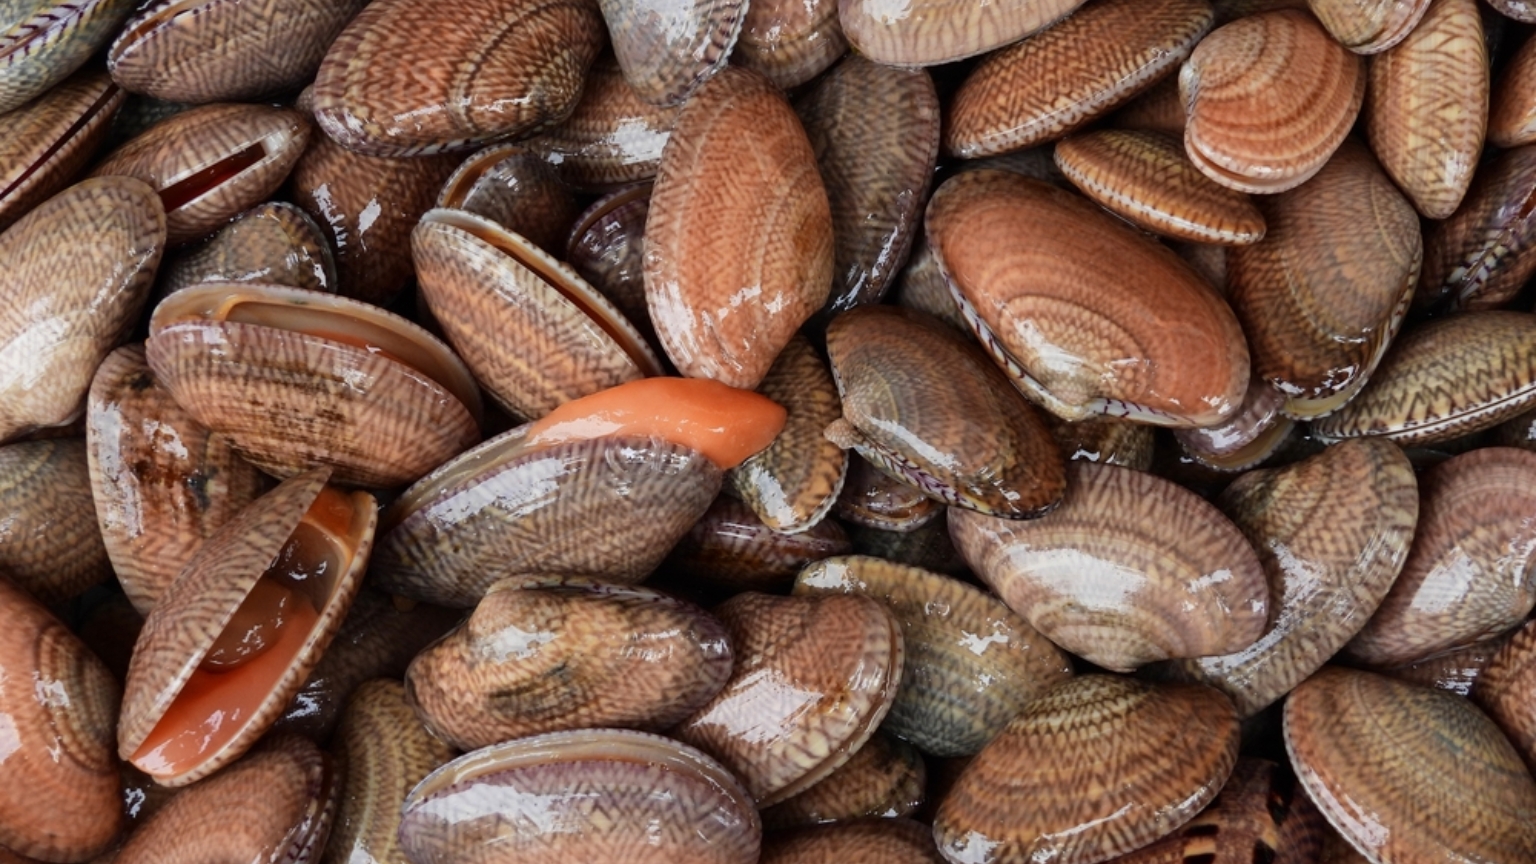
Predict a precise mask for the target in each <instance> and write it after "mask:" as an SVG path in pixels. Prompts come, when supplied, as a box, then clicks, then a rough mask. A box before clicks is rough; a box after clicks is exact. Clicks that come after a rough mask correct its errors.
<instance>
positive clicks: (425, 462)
mask: <svg viewBox="0 0 1536 864" xmlns="http://www.w3.org/2000/svg"><path fill="white" fill-rule="evenodd" d="M149 329H150V337H149V341H148V342H146V343H145V353H146V355H147V357H148V359H149V365H150V367H151V368H153V369H154V370H155V375H156V376H157V377H158V379H159V380H160V382H161V383H162V384H163V385H164V386H165V388H166V389H167V390H169V391H170V392H171V395H172V396H173V397H175V399H176V401H177V403H178V404H180V405H181V407H182V408H184V409H186V411H187V413H189V414H191V415H192V417H193V418H194V419H196V420H197V421H198V422H199V423H202V424H203V425H204V426H206V427H208V428H209V429H211V430H213V431H215V432H221V433H224V434H226V435H228V436H229V438H230V440H231V441H232V442H233V443H234V445H235V448H236V449H237V450H238V451H239V452H240V454H241V455H242V456H244V457H245V458H246V459H248V460H249V461H250V462H252V463H253V464H255V465H256V466H257V467H259V468H261V469H263V470H265V471H268V472H269V473H272V474H274V475H277V476H280V477H287V476H291V475H293V474H296V473H298V472H299V471H303V470H305V469H306V468H309V467H312V466H314V465H329V466H332V467H334V468H335V470H336V479H337V482H341V483H350V484H355V485H362V486H374V487H390V486H401V485H404V484H406V483H409V482H412V481H414V480H416V479H417V478H419V477H421V476H422V475H423V474H425V473H426V472H427V471H429V470H431V469H432V468H433V467H434V466H436V465H438V464H440V463H442V462H443V461H444V460H445V459H448V458H449V457H451V456H453V455H454V454H456V453H459V452H460V451H462V450H463V449H465V448H466V447H468V446H469V445H471V444H473V443H474V442H475V440H476V439H477V438H478V437H479V434H478V433H479V430H478V428H477V425H476V424H477V420H478V417H479V413H480V402H479V390H478V389H477V388H476V387H475V383H474V380H473V379H472V378H471V377H470V375H469V371H468V370H467V369H465V368H464V365H463V364H462V363H461V362H460V361H459V359H458V357H456V356H454V354H453V352H451V351H450V350H449V349H448V346H446V345H444V344H442V343H441V342H439V341H437V340H436V339H434V338H433V337H432V336H431V335H430V334H428V333H427V332H426V331H425V330H422V329H421V328H419V327H417V326H416V325H414V324H411V323H410V322H408V321H406V320H405V319H403V318H399V317H398V316H395V315H391V314H390V313H388V312H385V311H384V310H382V309H378V308H376V307H373V306H370V305H368V304H366V303H362V302H359V301H356V300H349V299H347V298H345V297H337V296H335V295H331V294H321V293H317V292H314V291H305V290H302V289H299V288H287V287H283V286H279V285H260V284H248V283H222V282H211V283H205V284H203V285H198V286H195V287H192V288H187V289H185V290H183V291H179V292H177V293H175V294H173V295H171V296H170V297H169V298H167V299H166V300H165V301H164V302H162V303H161V304H160V305H159V306H158V307H156V309H155V313H154V316H153V317H152V318H151V319H150V328H149ZM322 400H323V401H322Z"/></svg>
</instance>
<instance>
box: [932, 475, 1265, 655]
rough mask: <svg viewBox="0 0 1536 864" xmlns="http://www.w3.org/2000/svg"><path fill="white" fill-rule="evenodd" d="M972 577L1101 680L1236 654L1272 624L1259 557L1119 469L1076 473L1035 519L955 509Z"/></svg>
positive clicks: (1209, 519)
mask: <svg viewBox="0 0 1536 864" xmlns="http://www.w3.org/2000/svg"><path fill="white" fill-rule="evenodd" d="M949 525H950V535H951V537H953V539H954V541H955V548H957V549H958V550H959V551H960V554H961V555H962V556H963V557H964V558H965V560H966V562H967V563H968V564H969V565H970V566H971V569H973V570H974V571H976V574H977V575H978V576H979V577H980V578H981V580H982V581H983V582H985V583H986V584H987V585H988V586H990V587H991V588H992V589H993V590H994V591H996V592H997V594H998V596H999V597H1001V598H1002V600H1003V602H1004V603H1007V604H1008V607H1009V608H1010V609H1012V610H1014V611H1015V612H1017V613H1019V614H1020V615H1022V616H1024V618H1025V619H1027V620H1028V621H1029V622H1030V624H1032V625H1033V626H1034V627H1035V629H1037V630H1039V631H1040V632H1041V633H1042V634H1044V635H1045V636H1046V637H1047V638H1049V639H1050V640H1051V641H1052V642H1055V643H1056V644H1057V645H1060V646H1061V647H1062V648H1064V649H1066V650H1067V651H1070V652H1072V653H1073V654H1076V655H1078V656H1080V657H1083V658H1084V659H1087V660H1089V661H1091V662H1093V663H1095V664H1097V665H1099V666H1102V667H1104V668H1106V669H1110V670H1115V671H1122V672H1124V671H1130V670H1132V669H1135V668H1136V667H1138V666H1141V665H1143V664H1145V663H1150V662H1152V661H1154V660H1165V659H1169V658H1173V657H1203V656H1206V655H1211V654H1229V653H1231V652H1233V651H1237V650H1239V649H1242V648H1247V647H1248V646H1250V645H1252V644H1253V643H1254V641H1255V640H1257V639H1258V638H1259V636H1261V635H1262V634H1263V632H1264V628H1265V624H1266V622H1267V620H1268V612H1269V604H1268V599H1267V598H1268V588H1267V586H1266V585H1265V582H1264V572H1263V570H1262V569H1261V567H1260V565H1259V560H1258V558H1257V557H1256V556H1255V554H1254V551H1253V547H1252V546H1250V545H1249V543H1248V541H1247V539H1245V538H1244V537H1243V535H1242V534H1241V533H1240V532H1239V531H1238V530H1237V528H1236V526H1234V525H1233V524H1232V523H1231V521H1230V520H1228V519H1227V517H1225V516H1223V515H1222V514H1221V512H1220V511H1218V510H1217V509H1216V508H1215V507H1213V506H1211V505H1210V504H1208V503H1206V502H1205V501H1204V500H1202V499H1201V498H1199V497H1198V496H1196V495H1195V494H1194V493H1193V492H1190V491H1188V490H1186V489H1184V488H1183V487H1180V486H1177V485H1175V484H1173V483H1171V482H1169V481H1167V480H1163V479H1161V478H1159V477H1156V476H1154V475H1151V474H1145V473H1142V472H1140V471H1135V470H1132V469H1129V468H1118V467H1115V466H1112V465H1098V464H1095V463H1091V462H1072V463H1069V464H1068V466H1067V496H1066V498H1065V499H1064V500H1063V501H1062V503H1061V506H1060V507H1058V508H1056V510H1054V511H1052V512H1051V513H1049V514H1047V515H1046V516H1044V517H1041V518H1039V519H1034V520H1029V521H1012V520H1004V519H997V518H993V517H990V516H982V515H979V514H976V513H972V512H970V511H966V510H961V509H958V508H956V509H952V510H950V513H949Z"/></svg>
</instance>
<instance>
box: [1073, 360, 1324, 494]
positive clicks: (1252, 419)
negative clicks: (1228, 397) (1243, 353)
mask: <svg viewBox="0 0 1536 864" xmlns="http://www.w3.org/2000/svg"><path fill="white" fill-rule="evenodd" d="M1285 401H1286V400H1285V396H1283V395H1281V393H1280V391H1279V390H1276V389H1275V388H1274V387H1271V386H1270V385H1269V382H1267V381H1260V380H1257V379H1255V380H1253V381H1251V382H1249V384H1248V392H1247V393H1245V394H1243V407H1242V409H1240V410H1239V411H1238V412H1237V413H1236V414H1234V415H1232V418H1231V419H1230V420H1227V421H1226V422H1225V423H1222V424H1220V425H1219V426H1200V427H1197V428H1194V429H1175V430H1173V437H1174V439H1175V440H1177V441H1178V442H1179V447H1180V448H1182V449H1183V451H1184V455H1185V456H1187V457H1189V458H1190V459H1192V460H1194V461H1195V462H1197V463H1199V464H1200V465H1202V466H1204V467H1206V468H1210V469H1211V470H1213V471H1221V472H1236V471H1246V470H1247V469H1249V468H1252V467H1253V466H1255V465H1258V464H1260V463H1262V462H1263V461H1264V460H1266V459H1268V458H1269V457H1271V456H1273V455H1274V454H1275V451H1276V450H1278V449H1279V448H1280V447H1281V446H1282V445H1283V444H1284V443H1285V442H1286V440H1287V439H1289V437H1290V434H1291V431H1292V430H1293V429H1294V428H1295V424H1294V423H1292V422H1291V420H1290V419H1289V418H1286V417H1282V416H1280V410H1281V409H1282V408H1284V407H1285ZM1096 461H1101V460H1096ZM1148 461H1150V459H1149V460H1148ZM1111 464H1115V463H1111ZM1127 467H1135V466H1127ZM1142 470H1146V469H1145V468H1143V469H1142Z"/></svg>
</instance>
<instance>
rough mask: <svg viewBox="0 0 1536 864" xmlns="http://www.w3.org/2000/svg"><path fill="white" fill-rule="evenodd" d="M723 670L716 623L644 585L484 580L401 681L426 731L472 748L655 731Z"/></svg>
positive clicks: (706, 690)
mask: <svg viewBox="0 0 1536 864" xmlns="http://www.w3.org/2000/svg"><path fill="white" fill-rule="evenodd" d="M529 634H537V635H535V636H531V637H530V636H529ZM509 646H510V647H511V650H508V649H509ZM730 675H731V646H730V643H729V642H727V641H726V634H725V627H724V626H723V625H722V624H721V623H720V622H719V621H716V620H715V619H714V618H712V617H710V616H709V615H708V614H707V613H706V612H705V611H704V610H703V609H700V608H698V607H697V606H694V605H693V604H691V603H686V602H684V601H682V600H678V599H676V598H675V597H671V596H669V595H667V594H663V593H661V592H659V591H655V590H653V589H650V588H642V587H629V586H623V585H615V584H612V583H605V582H599V581H596V580H592V579H583V578H579V577H576V578H573V577H560V576H545V577H541V576H534V577H523V578H516V577H514V578H511V579H504V580H502V581H500V582H497V583H496V584H495V585H493V586H492V587H491V589H490V590H489V591H488V592H486V595H485V596H484V597H482V598H481V599H480V603H479V605H477V606H476V607H475V611H474V613H473V614H472V615H470V616H469V620H467V621H466V622H464V624H463V625H462V626H460V627H458V628H456V629H455V630H454V631H453V632H451V633H449V634H448V635H447V637H445V638H444V639H443V640H442V641H440V642H437V643H436V644H434V645H432V646H431V647H429V648H427V649H426V650H425V651H423V652H421V653H420V654H418V655H417V656H416V659H415V660H413V661H411V667H410V669H408V670H407V671H406V673H405V686H406V692H407V693H408V694H409V698H410V701H411V705H412V706H413V707H414V708H415V709H416V712H417V714H418V715H419V716H420V717H421V719H422V721H423V722H424V723H426V725H427V728H429V729H430V730H431V731H432V734H433V735H435V736H436V737H438V738H441V739H442V740H444V741H447V742H448V743H449V744H451V745H453V746H454V747H457V748H458V749H460V750H475V749H478V748H480V747H486V746H489V745H491V744H496V743H499V742H502V741H510V740H512V739H513V738H524V737H527V736H529V735H539V734H542V733H545V732H561V731H565V730H568V729H595V728H599V727H610V728H617V727H623V728H630V729H644V730H648V731H652V732H659V731H661V730H664V729H668V728H670V727H671V726H673V725H674V724H676V723H677V722H678V721H680V720H682V719H683V718H685V717H687V716H688V715H690V714H692V713H693V712H694V711H696V710H698V708H699V707H700V706H702V705H703V704H704V703H706V702H708V701H709V700H710V699H712V698H713V697H714V695H715V694H716V693H718V692H720V688H722V687H724V686H725V682H726V680H727V679H728V678H729V677H730Z"/></svg>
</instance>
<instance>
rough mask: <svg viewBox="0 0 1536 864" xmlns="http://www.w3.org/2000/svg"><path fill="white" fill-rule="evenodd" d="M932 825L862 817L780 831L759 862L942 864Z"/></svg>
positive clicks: (767, 863)
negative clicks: (934, 842) (850, 820)
mask: <svg viewBox="0 0 1536 864" xmlns="http://www.w3.org/2000/svg"><path fill="white" fill-rule="evenodd" d="M943 861H944V859H943V858H942V857H940V856H939V853H938V850H937V849H935V848H934V847H933V837H932V832H930V831H929V830H928V826H926V825H922V824H919V823H917V822H913V821H912V820H910V819H860V820H856V821H852V822H836V823H833V824H831V825H819V826H814V827H810V828H802V829H800V830H798V831H793V832H788V833H779V834H776V835H774V836H771V837H769V838H768V840H767V841H766V842H765V843H764V844H763V857H762V858H761V859H759V864H942V862H943Z"/></svg>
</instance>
